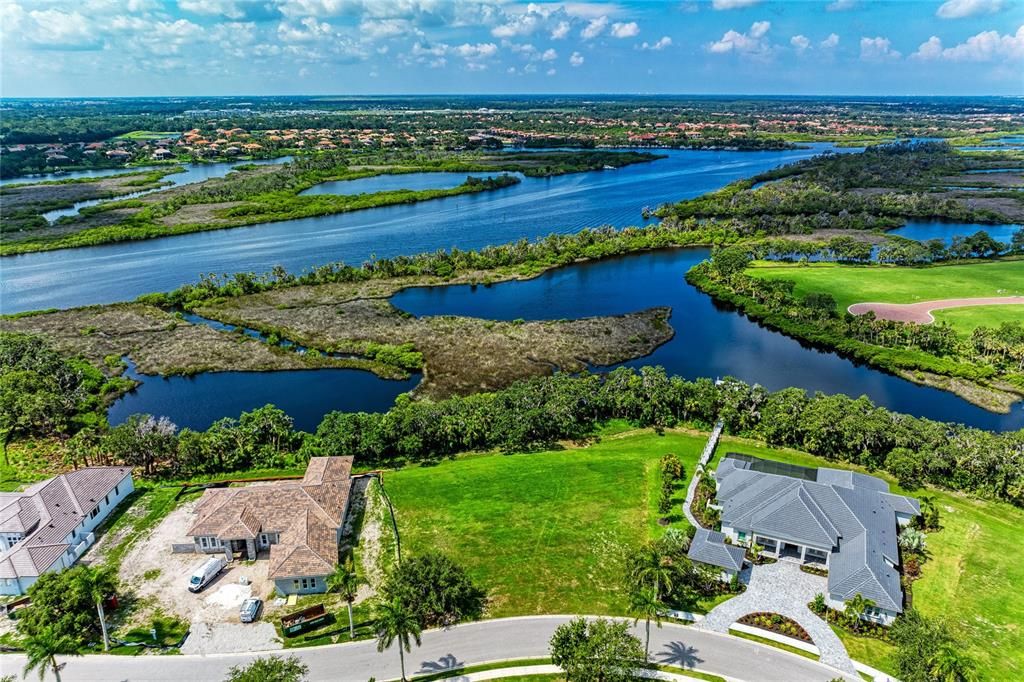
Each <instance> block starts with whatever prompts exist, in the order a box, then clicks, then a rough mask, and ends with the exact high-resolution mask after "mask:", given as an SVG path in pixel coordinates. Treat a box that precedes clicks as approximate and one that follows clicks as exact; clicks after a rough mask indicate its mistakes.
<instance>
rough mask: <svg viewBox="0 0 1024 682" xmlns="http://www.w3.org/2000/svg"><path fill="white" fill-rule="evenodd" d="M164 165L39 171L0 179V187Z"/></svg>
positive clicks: (126, 171)
mask: <svg viewBox="0 0 1024 682" xmlns="http://www.w3.org/2000/svg"><path fill="white" fill-rule="evenodd" d="M161 167H162V166H132V167H131V168H97V169H93V170H76V171H68V172H66V173H38V174H36V175H21V176H18V177H16V178H3V179H0V187H2V186H4V185H23V184H29V183H34V182H53V181H54V180H77V179H80V178H106V177H110V176H111V175H124V174H125V173H138V172H139V171H147V170H153V169H154V168H161Z"/></svg>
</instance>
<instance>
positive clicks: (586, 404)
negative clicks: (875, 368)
mask: <svg viewBox="0 0 1024 682" xmlns="http://www.w3.org/2000/svg"><path fill="white" fill-rule="evenodd" d="M609 419H625V420H628V421H630V422H631V423H633V424H635V425H637V426H651V427H660V428H667V427H670V426H674V425H677V424H711V423H714V422H715V421H716V420H719V419H721V420H722V421H723V422H724V424H725V429H726V432H727V433H733V434H743V435H751V436H753V437H756V438H759V439H762V440H765V441H767V442H768V443H770V444H772V445H777V446H787V447H796V448H799V449H802V450H806V451H808V452H810V453H812V454H815V455H818V456H821V457H824V458H825V459H828V460H830V461H842V462H848V463H851V464H857V465H860V466H864V467H867V468H870V469H880V470H885V471H891V472H893V473H894V475H898V476H899V477H900V478H901V480H906V481H910V480H914V481H920V482H923V483H927V484H931V485H936V486H942V487H946V488H949V489H951V490H957V491H963V492H968V493H972V494H974V495H977V496H980V497H983V498H992V499H1000V500H1005V501H1008V502H1011V503H1013V504H1016V505H1020V506H1024V473H1022V472H1024V467H1022V466H1021V457H1022V453H1024V448H1022V440H1021V439H1022V438H1024V433H1022V432H1007V433H993V432H988V431H983V430H981V429H975V428H971V427H966V426H963V425H957V424H948V423H942V422H936V421H932V420H928V419H921V418H915V417H910V416H907V415H901V414H896V413H893V412H890V411H889V410H886V409H884V408H881V407H877V406H875V405H874V404H873V403H872V402H871V401H870V400H869V399H868V398H866V397H860V398H856V399H854V398H850V397H847V396H843V395H823V394H815V395H813V396H809V395H807V394H806V392H804V391H802V390H800V389H796V388H789V389H784V390H781V391H777V392H774V393H772V392H769V391H767V390H765V389H764V388H762V387H760V386H753V387H752V386H749V385H747V384H744V383H743V382H740V381H738V380H735V379H726V380H723V381H721V382H719V383H715V382H712V381H711V380H708V379H698V380H696V381H686V380H684V379H681V378H678V377H668V376H667V375H666V374H665V372H664V370H662V369H661V368H657V367H647V368H643V369H642V370H639V371H638V370H634V369H629V368H619V369H616V370H614V371H613V372H611V373H609V374H608V375H598V374H587V373H583V374H579V375H569V374H556V375H554V376H552V377H537V378H532V379H529V380H526V381H523V382H517V383H515V384H513V385H511V386H509V387H508V388H506V389H503V390H501V391H495V392H492V393H478V394H475V395H470V396H465V397H462V396H454V397H451V398H447V399H444V400H437V401H433V400H409V399H407V398H401V399H399V400H398V401H397V402H396V405H395V406H394V407H393V408H392V409H391V410H390V411H388V412H386V413H377V414H368V413H341V412H333V413H330V414H328V415H327V416H326V417H325V418H324V419H323V421H322V422H321V424H320V426H319V427H318V429H317V430H316V432H315V433H313V434H309V435H302V436H297V437H295V439H294V440H288V439H283V438H280V437H278V436H275V437H274V439H273V441H272V442H273V443H274V446H273V447H272V448H270V449H269V450H265V451H264V450H260V451H261V452H264V453H265V454H264V455H261V457H260V458H258V459H251V458H242V459H241V460H238V458H236V457H235V456H233V455H227V454H223V453H220V454H218V453H215V452H212V451H209V452H205V453H203V455H202V456H196V457H194V458H191V457H189V458H183V457H182V456H181V454H182V453H181V451H179V447H178V443H179V442H180V441H181V440H182V438H183V436H180V435H177V434H176V432H175V429H174V428H173V427H172V428H169V429H168V428H163V427H161V428H159V429H156V430H157V431H159V432H161V433H164V434H165V436H166V438H167V445H166V447H164V446H161V447H160V448H156V447H147V448H134V449H133V448H132V447H128V446H127V445H125V444H124V442H121V443H120V444H119V445H118V447H117V448H114V447H113V446H112V445H111V444H110V443H107V444H103V441H102V437H105V436H104V434H105V433H106V429H105V428H104V427H103V426H100V427H98V429H92V430H90V431H91V432H92V433H94V434H95V435H97V436H100V437H101V438H100V440H99V441H95V440H94V441H92V442H94V443H96V445H97V449H96V450H95V451H94V452H93V453H92V454H91V455H90V456H91V457H92V459H91V460H90V461H97V462H98V461H103V462H110V463H117V462H119V461H120V459H119V456H117V455H116V453H118V452H136V451H138V452H145V453H146V454H145V457H147V458H149V459H151V460H152V461H151V462H150V463H149V464H147V465H146V470H147V471H151V472H153V474H154V475H158V476H161V477H167V476H169V477H173V478H178V477H186V476H190V475H203V474H207V475H208V474H213V473H217V470H218V469H225V470H230V469H231V468H232V466H233V465H231V464H230V463H231V462H233V461H236V460H237V461H240V462H242V464H241V465H240V466H241V468H243V469H244V468H251V467H259V468H275V467H276V468H280V467H282V466H287V465H291V464H294V463H296V462H299V463H301V461H303V460H304V459H305V458H308V457H309V456H312V455H327V454H331V453H336V452H356V453H359V462H360V464H361V465H363V466H367V467H393V466H397V465H400V464H404V463H411V462H437V461H440V460H443V459H445V458H448V457H451V456H453V455H456V454H458V453H462V452H468V451H491V450H501V451H506V452H525V451H534V450H539V449H544V448H549V447H551V446H552V445H555V444H557V443H561V442H565V441H582V440H587V439H588V438H591V437H592V436H594V435H595V434H596V433H597V430H598V427H599V426H600V425H601V424H602V423H604V422H605V421H607V420H609ZM157 421H159V420H157ZM275 421H277V422H279V423H280V424H282V425H284V426H286V427H287V429H290V428H291V427H290V424H291V422H290V420H289V419H287V417H286V416H284V417H283V418H275ZM148 423H150V422H149V421H147V419H146V418H140V420H137V421H136V422H132V423H128V424H125V425H122V426H119V427H117V429H121V431H120V432H119V433H120V436H119V438H121V439H122V441H123V440H124V439H128V440H127V441H126V442H129V443H130V442H131V440H130V438H129V436H130V434H131V433H132V430H133V429H134V430H135V431H136V432H138V431H139V429H138V428H137V427H138V426H139V424H148ZM284 426H282V427H280V428H284ZM152 430H153V429H143V431H144V432H145V434H148V433H149V432H150V431H152ZM216 431H217V429H216V428H213V429H212V430H211V431H207V432H206V433H208V434H215V433H216ZM272 432H274V429H265V430H263V431H261V433H272ZM140 433H141V432H140ZM183 433H185V432H183ZM140 437H141V436H140ZM261 437H262V436H261ZM83 438H84V436H83ZM191 438H193V436H189V437H188V438H186V439H185V440H188V439H191ZM81 442H82V440H81V439H80V440H79V443H81ZM285 443H293V444H294V447H285V445H284V444H285ZM204 447H211V448H221V449H223V448H228V449H230V450H231V451H232V452H233V451H234V448H236V447H241V445H240V443H239V442H236V441H235V440H233V439H217V438H215V437H213V435H211V436H210V440H209V442H208V444H207V445H206V446H204ZM126 463H129V464H138V463H137V462H126ZM220 463H227V464H220ZM197 467H198V468H197ZM657 493H658V490H657V489H654V490H653V491H652V504H654V505H655V506H656V505H657V501H658V500H657V497H658V495H657Z"/></svg>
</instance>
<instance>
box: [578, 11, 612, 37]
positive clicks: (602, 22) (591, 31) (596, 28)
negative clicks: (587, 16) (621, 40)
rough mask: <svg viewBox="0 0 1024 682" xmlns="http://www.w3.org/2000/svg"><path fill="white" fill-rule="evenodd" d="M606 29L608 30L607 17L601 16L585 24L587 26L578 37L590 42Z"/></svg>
mask: <svg viewBox="0 0 1024 682" xmlns="http://www.w3.org/2000/svg"><path fill="white" fill-rule="evenodd" d="M606 28H608V17H607V16H605V15H603V14H602V15H601V16H599V17H596V18H594V19H591V20H590V21H589V22H587V25H586V26H584V27H583V30H582V31H580V37H581V38H583V39H584V40H592V39H594V38H596V37H598V36H599V35H601V34H602V33H604V30H605V29H606Z"/></svg>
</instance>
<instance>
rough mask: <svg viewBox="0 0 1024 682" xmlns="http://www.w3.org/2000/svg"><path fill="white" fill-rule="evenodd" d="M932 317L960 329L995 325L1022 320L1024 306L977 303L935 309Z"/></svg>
mask: <svg viewBox="0 0 1024 682" xmlns="http://www.w3.org/2000/svg"><path fill="white" fill-rule="evenodd" d="M932 317H934V318H935V320H936V321H937V322H947V323H949V324H951V325H953V327H955V328H957V329H962V330H965V331H967V330H972V329H975V328H977V327H995V326H998V325H1000V324H1002V323H1003V322H1021V321H1024V306H1019V305H1016V306H1013V305H979V306H972V307H970V308H950V309H948V310H936V311H934V312H932Z"/></svg>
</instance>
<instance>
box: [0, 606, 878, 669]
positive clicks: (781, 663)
mask: <svg viewBox="0 0 1024 682" xmlns="http://www.w3.org/2000/svg"><path fill="white" fill-rule="evenodd" d="M570 618H571V617H570V616H531V617H526V618H505V619H501V620H487V621H480V622H477V623H467V624H465V625H459V626H456V627H454V628H450V629H448V630H432V631H429V632H425V633H424V634H423V646H421V647H415V648H413V651H412V653H411V654H406V656H405V660H406V664H407V673H408V674H410V675H411V674H414V673H417V674H418V673H428V672H440V671H444V670H451V669H453V668H459V667H463V666H469V665H475V664H479V663H484V662H488V661H495V660H503V659H522V658H538V657H544V656H547V655H548V654H549V649H548V641H549V640H550V639H551V635H552V634H553V633H554V631H555V628H557V627H558V626H559V625H561V624H562V623H565V622H567V621H568V620H570ZM642 629H643V622H641V623H640V625H639V626H638V627H637V628H636V632H637V634H638V635H640V636H641V637H642V636H643V633H642V632H641V630H642ZM278 653H280V652H278ZM286 653H294V654H295V655H297V656H299V657H300V658H301V659H302V660H303V662H304V663H306V664H307V665H309V672H310V679H311V680H331V681H332V682H339V681H341V682H350V681H351V682H366V680H367V679H369V678H370V677H376V678H377V679H378V680H391V679H396V678H398V676H399V671H398V652H396V651H395V650H394V648H392V649H389V650H388V651H385V652H384V653H378V652H377V647H376V643H375V642H372V641H364V642H355V643H352V644H336V645H332V646H324V647H315V648H309V649H295V650H293V651H289V652H286ZM651 654H652V657H653V658H655V660H657V661H659V662H663V663H666V664H671V665H676V666H680V667H686V668H695V669H697V670H703V671H707V672H710V673H714V674H716V675H721V676H723V677H725V678H727V679H729V680H747V681H750V682H755V681H756V682H762V681H767V682H775V681H778V682H827V680H831V679H834V678H835V677H838V676H839V674H838V671H836V670H834V669H832V668H828V667H826V666H823V665H821V664H819V663H816V662H814V661H812V660H809V659H806V658H802V657H800V656H796V655H794V654H789V653H786V652H784V651H780V650H778V649H774V648H772V647H768V646H764V645H760V644H757V643H754V642H749V641H747V640H743V639H740V638H738V637H731V636H727V635H721V634H719V633H715V632H703V631H701V630H697V629H695V628H693V627H689V626H683V625H674V624H670V623H665V624H664V625H663V626H662V627H661V628H660V629H658V628H653V627H652V628H651ZM254 657H255V654H211V655H208V656H134V657H130V656H102V655H95V656H85V657H81V658H62V659H61V660H62V662H63V661H67V667H66V668H65V669H64V672H63V675H62V678H63V679H64V681H65V682H100V681H102V682H121V681H123V680H132V681H133V682H137V681H140V680H141V681H145V682H205V681H206V680H211V681H212V680H216V681H217V682H220V681H221V680H223V679H224V677H225V673H226V671H227V669H228V668H229V667H231V666H233V665H238V664H245V663H248V662H249V661H251V660H252V659H253V658H254ZM24 664H25V657H24V656H21V655H0V675H3V674H11V675H18V674H19V673H20V672H21V669H22V667H23V666H24ZM48 679H53V678H52V676H49V677H48ZM849 679H850V681H851V682H859V678H857V677H856V676H850V677H849Z"/></svg>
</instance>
